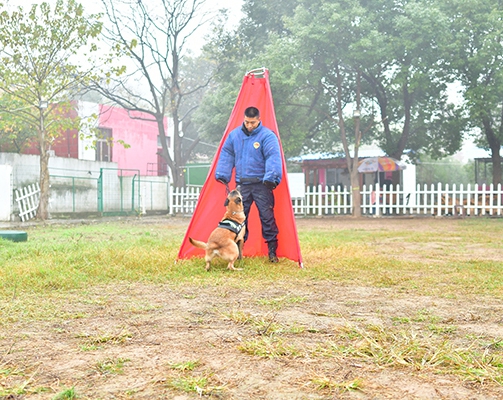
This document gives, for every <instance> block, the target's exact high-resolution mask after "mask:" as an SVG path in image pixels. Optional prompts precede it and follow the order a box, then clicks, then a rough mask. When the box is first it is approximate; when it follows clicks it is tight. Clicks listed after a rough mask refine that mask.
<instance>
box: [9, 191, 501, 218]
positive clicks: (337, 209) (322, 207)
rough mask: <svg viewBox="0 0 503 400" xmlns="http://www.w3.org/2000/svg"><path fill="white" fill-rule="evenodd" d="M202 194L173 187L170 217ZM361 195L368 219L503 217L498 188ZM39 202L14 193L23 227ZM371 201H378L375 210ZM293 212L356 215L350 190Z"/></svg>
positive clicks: (308, 196) (314, 194) (34, 195)
mask: <svg viewBox="0 0 503 400" xmlns="http://www.w3.org/2000/svg"><path fill="white" fill-rule="evenodd" d="M201 189H202V187H200V186H188V187H185V188H173V187H171V189H170V190H169V194H168V212H169V214H171V215H177V214H181V215H185V216H190V215H192V214H193V212H194V210H195V208H196V204H197V201H198V199H199V196H200V193H201ZM374 191H375V193H373V192H374ZM360 195H361V211H362V215H364V216H376V217H377V216H383V215H395V216H397V215H429V216H442V215H455V216H501V215H502V214H503V191H502V187H501V185H497V187H494V186H493V185H487V186H483V187H479V186H476V185H473V186H472V185H467V186H466V187H465V186H463V185H459V186H456V185H452V186H449V185H442V184H437V185H430V186H428V185H423V186H421V185H417V187H416V190H415V191H413V192H411V191H408V192H406V191H404V190H403V189H402V188H401V187H400V185H396V186H393V185H390V186H385V187H383V188H382V189H380V188H379V187H373V186H372V185H369V186H363V187H362V190H361V191H360ZM39 196H40V187H39V185H38V183H36V184H32V185H29V186H26V187H24V188H22V189H20V190H18V189H16V190H15V198H16V201H17V203H18V208H19V217H20V218H21V221H26V220H28V219H30V218H33V217H35V214H36V210H37V207H38V201H39ZM372 199H380V201H378V202H377V201H376V202H375V204H373V202H372ZM53 206H54V207H57V204H53ZM292 208H293V212H294V214H295V215H297V216H325V215H351V214H352V210H353V204H352V197H351V188H348V187H342V188H337V187H334V186H331V187H330V186H317V187H308V188H307V189H306V191H305V194H304V196H302V197H295V198H292ZM55 211H57V210H55Z"/></svg>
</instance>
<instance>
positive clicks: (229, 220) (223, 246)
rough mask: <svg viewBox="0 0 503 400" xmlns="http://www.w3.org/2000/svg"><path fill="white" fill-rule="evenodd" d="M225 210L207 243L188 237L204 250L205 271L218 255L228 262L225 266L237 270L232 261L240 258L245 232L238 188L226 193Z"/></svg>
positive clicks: (243, 214) (193, 243)
mask: <svg viewBox="0 0 503 400" xmlns="http://www.w3.org/2000/svg"><path fill="white" fill-rule="evenodd" d="M225 207H226V208H227V211H226V212H225V214H224V217H223V218H222V220H221V221H220V223H219V224H218V227H217V228H215V229H214V230H213V232H211V234H210V237H209V238H208V243H204V242H201V241H199V240H195V239H192V238H190V237H189V240H190V243H192V245H193V246H195V247H199V248H200V249H204V250H206V255H205V257H204V259H205V261H206V271H208V270H209V269H210V264H211V260H213V258H214V257H215V256H218V257H220V258H222V259H224V260H225V261H227V262H228V263H229V264H228V265H227V268H229V269H231V270H234V271H238V270H240V269H241V268H235V267H234V262H235V261H236V260H237V259H238V258H239V259H241V256H242V252H243V242H244V236H245V232H246V227H245V219H246V217H245V213H244V211H243V199H242V197H241V193H239V191H238V190H233V191H231V192H230V193H229V194H228V195H227V199H226V200H225Z"/></svg>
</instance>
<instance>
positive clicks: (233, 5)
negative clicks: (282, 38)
mask: <svg viewBox="0 0 503 400" xmlns="http://www.w3.org/2000/svg"><path fill="white" fill-rule="evenodd" d="M0 1H1V0H0ZM77 1H79V2H80V3H81V4H83V5H84V7H85V9H86V10H89V12H90V13H92V12H96V10H95V9H94V8H93V7H92V5H93V4H96V5H100V4H101V1H100V0H77ZM144 1H148V0H144ZM152 1H155V0H152ZM2 2H3V3H4V4H5V5H6V6H8V7H13V8H15V7H18V6H21V7H23V9H24V10H28V9H29V8H30V7H31V5H32V4H40V3H43V2H47V3H54V2H55V0H3V1H2ZM242 5H243V0H206V2H205V5H204V10H207V11H210V12H212V11H217V10H219V9H222V8H227V9H228V10H229V20H228V24H229V27H234V26H237V24H238V22H239V20H240V19H241V16H242V14H241V7H242ZM208 33H210V23H207V24H206V25H205V26H203V27H201V28H200V29H198V31H197V32H195V33H194V35H192V36H191V46H190V47H191V49H192V50H193V53H195V52H197V50H199V49H201V47H202V46H203V45H204V42H205V36H206V35H207V34H208Z"/></svg>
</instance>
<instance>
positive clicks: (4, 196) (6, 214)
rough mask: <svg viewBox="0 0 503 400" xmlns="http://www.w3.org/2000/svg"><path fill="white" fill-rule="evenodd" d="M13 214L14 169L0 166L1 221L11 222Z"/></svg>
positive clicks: (8, 166)
mask: <svg viewBox="0 0 503 400" xmlns="http://www.w3.org/2000/svg"><path fill="white" fill-rule="evenodd" d="M11 213H12V167H11V166H10V165H0V221H10V218H11Z"/></svg>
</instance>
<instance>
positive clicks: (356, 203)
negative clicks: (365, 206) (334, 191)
mask: <svg viewBox="0 0 503 400" xmlns="http://www.w3.org/2000/svg"><path fill="white" fill-rule="evenodd" d="M351 187H352V188H353V190H352V192H353V193H352V200H353V217H361V216H362V207H361V206H362V197H361V195H360V174H359V172H358V168H354V169H353V170H352V171H351Z"/></svg>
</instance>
